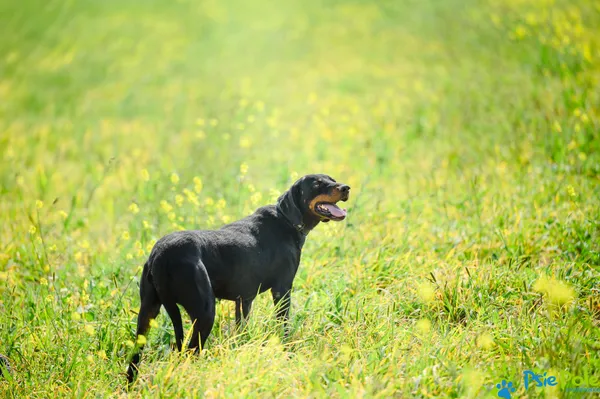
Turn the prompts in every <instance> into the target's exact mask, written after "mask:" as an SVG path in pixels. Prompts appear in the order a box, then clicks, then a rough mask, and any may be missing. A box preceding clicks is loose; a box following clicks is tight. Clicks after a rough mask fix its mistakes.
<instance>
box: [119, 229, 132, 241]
mask: <svg viewBox="0 0 600 399" xmlns="http://www.w3.org/2000/svg"><path fill="white" fill-rule="evenodd" d="M130 238H131V236H130V235H129V232H128V231H127V230H125V231H124V232H123V233H121V239H122V240H124V241H127V240H129V239H130Z"/></svg>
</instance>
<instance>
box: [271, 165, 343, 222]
mask: <svg viewBox="0 0 600 399" xmlns="http://www.w3.org/2000/svg"><path fill="white" fill-rule="evenodd" d="M349 196H350V187H349V186H348V185H346V184H342V183H338V182H336V181H335V180H334V179H333V178H332V177H331V176H327V175H322V174H315V175H306V176H304V177H301V178H300V179H299V180H298V181H296V182H295V183H294V184H293V185H292V187H290V189H289V190H288V191H286V192H285V193H283V195H281V197H279V200H278V201H277V208H278V209H279V211H280V212H281V213H283V215H284V216H285V217H286V218H287V219H288V220H289V221H290V222H291V223H292V224H293V225H294V226H296V227H298V226H306V227H307V228H308V230H310V229H312V228H313V227H314V226H316V225H317V224H318V223H319V222H329V221H330V220H334V221H338V222H339V221H340V220H344V219H345V218H346V210H345V209H342V208H340V207H339V206H337V203H338V202H339V201H347V200H348V198H349Z"/></svg>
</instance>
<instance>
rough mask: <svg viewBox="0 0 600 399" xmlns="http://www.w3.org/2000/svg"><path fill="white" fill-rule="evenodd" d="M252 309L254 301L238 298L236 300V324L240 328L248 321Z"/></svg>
mask: <svg viewBox="0 0 600 399" xmlns="http://www.w3.org/2000/svg"><path fill="white" fill-rule="evenodd" d="M250 309H252V299H242V298H237V299H236V300H235V324H236V325H237V326H238V327H241V326H242V322H246V321H248V316H249V315H250Z"/></svg>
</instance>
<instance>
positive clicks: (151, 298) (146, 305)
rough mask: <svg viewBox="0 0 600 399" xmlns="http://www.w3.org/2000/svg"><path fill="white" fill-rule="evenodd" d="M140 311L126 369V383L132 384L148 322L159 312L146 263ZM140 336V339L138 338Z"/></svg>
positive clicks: (155, 293)
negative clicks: (133, 344)
mask: <svg viewBox="0 0 600 399" xmlns="http://www.w3.org/2000/svg"><path fill="white" fill-rule="evenodd" d="M140 301H141V305H140V311H139V313H138V321H137V331H136V341H137V345H138V347H137V348H136V351H135V352H134V354H133V356H132V358H131V361H130V363H129V367H128V368H127V381H128V382H129V383H132V382H133V381H134V380H135V376H136V374H137V370H138V364H139V363H140V357H141V350H142V348H143V346H144V342H145V338H146V337H145V336H146V333H147V331H148V329H149V328H150V321H151V320H152V319H154V318H156V316H157V315H158V312H159V311H160V306H161V302H160V299H159V297H158V292H157V291H156V288H155V286H154V282H153V281H152V274H151V273H150V267H149V265H148V262H146V263H145V264H144V270H143V271H142V277H141V279H140ZM140 336H141V337H142V338H140Z"/></svg>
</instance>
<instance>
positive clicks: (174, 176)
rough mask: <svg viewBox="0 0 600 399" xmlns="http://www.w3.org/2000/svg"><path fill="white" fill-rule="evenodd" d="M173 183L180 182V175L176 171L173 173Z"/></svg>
mask: <svg viewBox="0 0 600 399" xmlns="http://www.w3.org/2000/svg"><path fill="white" fill-rule="evenodd" d="M171 183H173V184H177V183H179V175H178V174H177V173H175V172H173V173H171Z"/></svg>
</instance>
